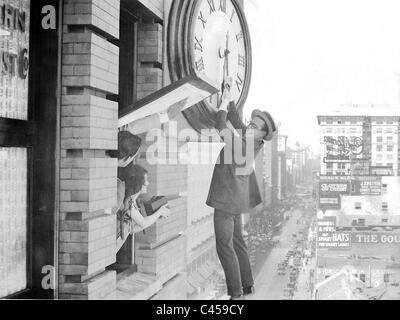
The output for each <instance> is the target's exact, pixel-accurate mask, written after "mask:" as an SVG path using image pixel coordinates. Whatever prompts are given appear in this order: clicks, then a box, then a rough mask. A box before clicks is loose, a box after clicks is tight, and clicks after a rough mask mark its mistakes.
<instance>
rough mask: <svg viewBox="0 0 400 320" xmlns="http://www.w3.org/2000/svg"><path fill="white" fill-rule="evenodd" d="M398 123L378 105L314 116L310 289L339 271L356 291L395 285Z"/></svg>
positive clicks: (399, 219)
mask: <svg viewBox="0 0 400 320" xmlns="http://www.w3.org/2000/svg"><path fill="white" fill-rule="evenodd" d="M399 120H400V112H398V111H396V110H391V109H390V108H388V107H386V106H359V105H357V106H343V107H342V108H341V109H340V110H338V111H337V112H331V113H329V114H325V115H320V116H318V123H319V125H320V143H321V160H320V174H319V182H318V207H319V209H320V211H319V212H318V217H317V218H318V222H317V271H316V274H317V281H318V282H319V283H320V284H323V285H322V286H319V285H317V288H318V287H321V288H322V287H325V285H324V283H325V282H324V281H325V279H326V278H330V277H331V276H334V277H336V276H337V275H338V274H340V272H341V270H342V271H343V270H344V269H343V268H345V269H346V270H347V271H346V272H350V275H351V276H353V277H356V278H357V279H358V281H359V282H360V283H361V284H363V285H361V286H359V290H360V292H361V291H363V292H366V290H367V289H368V288H371V287H373V288H378V289H385V288H387V287H388V286H398V285H399V283H400V264H399V262H400V251H399V244H400V207H399V204H398V195H399V194H400V180H399V177H398V176H399ZM349 270H350V271H349ZM325 288H326V287H325ZM319 296H320V297H321V295H319ZM317 297H318V294H317Z"/></svg>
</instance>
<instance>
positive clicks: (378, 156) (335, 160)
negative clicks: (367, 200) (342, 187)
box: [318, 106, 399, 176]
mask: <svg viewBox="0 0 400 320" xmlns="http://www.w3.org/2000/svg"><path fill="white" fill-rule="evenodd" d="M318 123H319V125H320V145H321V149H320V152H321V155H322V156H321V165H320V172H321V174H322V175H352V174H354V175H369V174H373V175H396V176H397V175H398V173H399V143H398V142H399V114H398V113H397V112H395V111H393V110H390V109H389V108H386V107H382V106H376V107H374V106H368V107H359V106H358V107H357V106H354V107H348V108H342V109H341V110H340V112H332V113H331V114H330V115H323V116H319V117H318Z"/></svg>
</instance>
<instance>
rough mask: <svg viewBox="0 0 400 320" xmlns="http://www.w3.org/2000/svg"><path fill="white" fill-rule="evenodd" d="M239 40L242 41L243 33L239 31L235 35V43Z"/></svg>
mask: <svg viewBox="0 0 400 320" xmlns="http://www.w3.org/2000/svg"><path fill="white" fill-rule="evenodd" d="M240 39H243V31H240V32H239V33H238V34H237V35H236V41H237V42H239V40H240Z"/></svg>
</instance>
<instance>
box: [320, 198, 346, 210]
mask: <svg viewBox="0 0 400 320" xmlns="http://www.w3.org/2000/svg"><path fill="white" fill-rule="evenodd" d="M319 208H320V209H321V210H340V208H341V198H340V196H339V195H335V196H324V195H320V197H319Z"/></svg>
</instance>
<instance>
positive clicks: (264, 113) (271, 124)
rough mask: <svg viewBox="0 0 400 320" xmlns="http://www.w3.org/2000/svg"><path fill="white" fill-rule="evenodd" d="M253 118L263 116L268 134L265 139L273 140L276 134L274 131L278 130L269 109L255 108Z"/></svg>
mask: <svg viewBox="0 0 400 320" xmlns="http://www.w3.org/2000/svg"><path fill="white" fill-rule="evenodd" d="M251 118H252V119H254V118H261V119H262V120H264V123H265V127H264V129H265V130H266V131H267V135H266V136H265V137H264V140H265V141H271V140H272V138H273V136H274V132H276V125H275V122H274V119H272V117H271V115H270V114H269V113H268V112H267V111H260V110H254V111H253V113H252V114H251Z"/></svg>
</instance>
